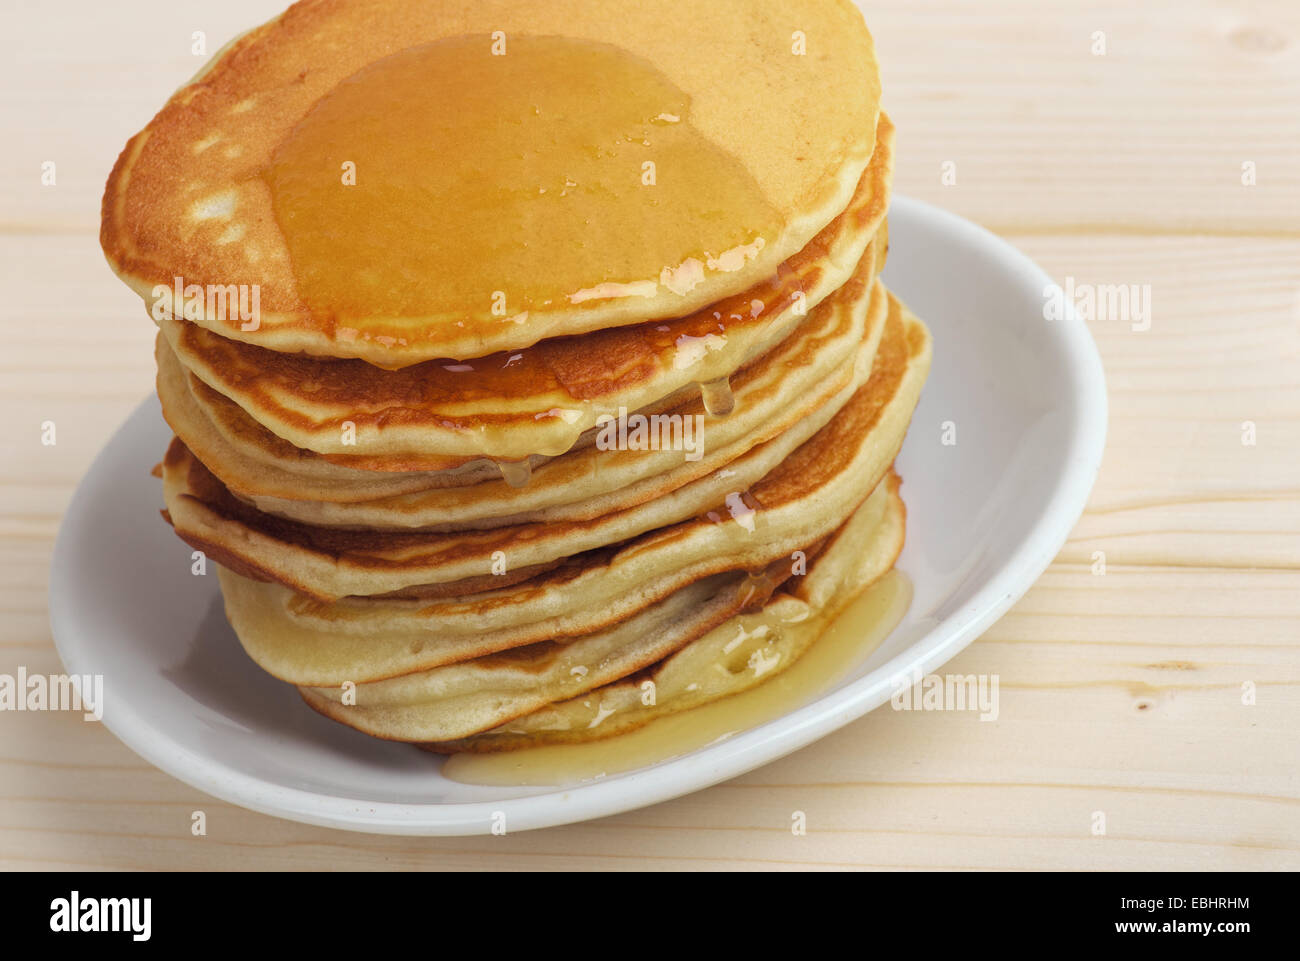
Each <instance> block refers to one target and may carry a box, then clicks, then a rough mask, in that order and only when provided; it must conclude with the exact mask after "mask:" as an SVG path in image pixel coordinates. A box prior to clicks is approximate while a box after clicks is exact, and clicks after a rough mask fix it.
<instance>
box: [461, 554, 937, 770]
mask: <svg viewBox="0 0 1300 961" xmlns="http://www.w3.org/2000/svg"><path fill="white" fill-rule="evenodd" d="M911 601H912V585H911V582H910V581H909V580H908V579H907V577H906V576H905V575H904V574H902V573H901V572H899V571H897V570H893V571H890V572H889V573H887V574H885V575H884V576H883V577H882V578H880V579H879V580H878V581H876V582H875V583H874V584H872V585H870V586H869V587H867V588H866V589H865V590H864V591H863V592H862V593H861V594H860V595H859V596H858V597H857V598H855V599H854V600H853V601H852V602H851V603H850V604H849V606H848V607H847V608H846V609H845V610H844V611H843V612H842V613H841V614H840V615H839V616H838V617H833V618H830V619H829V620H827V619H824V618H823V617H821V616H820V615H817V614H812V615H810V616H808V617H806V618H804V619H802V620H797V621H792V622H782V621H780V620H779V619H777V618H775V617H773V616H771V615H765V614H761V613H760V614H750V615H746V616H745V617H744V618H743V619H742V621H743V624H744V627H745V630H744V632H743V637H742V640H741V643H740V644H739V645H737V646H736V647H735V648H733V649H732V650H730V651H728V652H727V655H726V656H727V661H726V664H725V665H724V669H726V670H730V671H732V672H733V673H734V672H738V671H741V670H746V669H755V666H756V665H757V666H759V667H761V666H762V665H763V664H764V663H766V662H764V660H763V655H764V650H765V648H767V646H768V644H769V643H770V641H771V640H772V639H773V638H774V637H775V636H776V635H777V634H779V633H780V632H782V631H790V630H799V631H804V630H808V631H815V632H819V633H821V636H820V637H818V638H817V640H816V641H815V642H813V644H812V645H811V646H810V647H809V648H808V649H807V650H806V651H805V652H804V654H803V656H802V657H800V658H799V659H798V660H797V661H795V662H794V663H793V664H792V665H790V666H789V667H787V668H786V669H785V670H783V671H781V673H779V674H776V675H775V676H774V677H771V678H769V679H767V680H766V681H763V682H762V683H760V684H758V685H757V686H755V687H752V688H750V689H749V690H746V691H741V692H739V693H737V694H732V695H730V696H728V697H724V698H722V699H721V700H718V701H714V702H712V703H708V704H702V705H700V706H699V707H695V708H691V709H690V710H686V711H681V712H679V713H677V714H670V715H668V716H666V717H661V718H657V719H655V720H653V721H651V722H650V723H649V724H647V725H645V726H644V727H640V728H637V729H635V730H632V731H629V732H626V733H623V734H618V735H616V736H613V737H609V738H605V739H604V740H597V741H589V742H586V743H581V744H554V745H545V746H540V747H533V748H524V749H522V750H518V751H505V752H501V753H497V754H472V753H467V754H455V755H452V756H451V757H449V758H448V759H447V760H446V761H445V762H443V766H442V774H443V776H444V777H448V778H450V779H451V780H453V781H460V782H462V783H466V784H487V785H508V786H516V785H567V784H577V783H580V782H583V781H591V780H595V779H598V778H602V777H606V776H608V775H611V774H618V773H621V772H624V771H631V770H636V769H639V768H644V767H649V766H651V765H653V764H658V763H661V762H663V761H667V760H670V759H672V758H675V757H680V756H681V755H683V754H687V753H689V752H690V751H694V750H697V749H699V748H701V747H704V746H706V745H709V744H713V743H715V742H717V741H721V740H723V739H725V738H728V737H731V736H732V735H734V734H737V733H738V732H740V731H744V730H748V729H750V728H753V727H756V726H758V725H760V724H763V723H766V722H768V721H771V720H774V719H776V718H778V717H781V716H783V715H785V714H788V713H789V712H790V711H793V710H795V709H797V708H799V707H801V706H802V705H804V704H806V703H808V702H809V701H811V700H812V699H813V698H815V697H817V696H818V695H820V694H822V693H823V692H825V691H827V690H829V689H830V688H831V687H832V686H833V685H834V684H835V683H837V682H838V681H839V680H841V679H842V678H843V677H844V676H845V675H846V674H847V673H848V672H849V671H850V670H851V669H852V668H854V667H856V666H857V665H859V664H861V663H862V661H863V660H864V659H865V658H866V657H867V656H868V655H869V654H870V653H871V652H872V651H874V650H875V649H876V648H877V647H878V646H879V645H880V643H881V642H882V641H883V640H884V639H885V637H886V636H887V635H888V634H889V633H890V631H892V630H893V629H894V628H895V627H897V626H898V623H899V622H900V621H901V620H902V619H903V615H904V614H905V613H906V612H907V608H908V606H909V605H910V604H911ZM778 666H779V665H778V664H771V665H770V666H769V667H768V668H767V671H771V670H773V669H775V668H776V667H778ZM589 710H590V712H591V721H592V726H594V727H597V728H598V727H599V725H600V723H601V722H603V721H604V720H605V718H606V717H607V716H609V715H607V714H605V713H604V712H603V711H602V710H601V706H600V703H599V696H598V695H595V694H593V696H592V698H591V704H590V705H589Z"/></svg>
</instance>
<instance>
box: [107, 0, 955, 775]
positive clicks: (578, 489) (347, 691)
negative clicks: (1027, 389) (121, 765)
mask: <svg viewBox="0 0 1300 961" xmlns="http://www.w3.org/2000/svg"><path fill="white" fill-rule="evenodd" d="M657 6H658V5H656V4H653V3H644V2H640V0H590V2H588V3H578V4H565V5H563V9H555V8H553V7H551V6H550V5H530V4H525V3H521V2H518V0H491V2H480V3H476V4H474V5H472V6H471V5H459V4H452V3H445V4H436V3H435V4H430V3H426V2H417V0H401V2H391V0H390V2H361V0H353V2H343V0H318V2H312V0H308V2H304V3H300V4H298V5H296V6H295V7H293V8H291V9H290V10H289V11H287V12H286V13H285V14H284V15H282V16H281V17H280V18H278V19H277V20H275V21H273V22H272V23H269V24H267V25H265V26H263V27H260V28H258V29H256V30H253V31H251V32H250V33H248V34H245V35H244V36H243V37H241V38H239V39H238V40H237V41H235V42H234V43H232V44H231V45H230V46H228V47H227V48H226V49H225V50H223V51H222V52H221V53H220V54H218V56H217V57H216V58H215V59H214V61H213V63H212V64H210V65H209V66H208V68H206V69H205V71H204V72H203V73H201V74H200V75H199V77H197V78H196V79H195V80H194V81H193V82H192V83H191V84H189V85H188V86H186V87H184V88H183V89H182V90H180V91H178V92H177V94H176V95H175V96H173V98H172V99H171V101H170V102H169V103H168V104H167V105H166V107H164V109H163V110H162V112H160V113H159V115H158V116H157V117H156V118H155V119H154V120H153V121H152V122H151V123H150V125H149V126H148V127H147V128H146V129H145V130H144V131H142V132H141V133H140V134H138V135H137V136H136V137H135V138H133V139H132V140H131V141H130V142H129V143H128V144H127V147H126V149H125V150H124V151H123V153H122V156H121V158H120V159H119V161H118V163H117V165H116V167H115V168H114V171H113V174H112V176H111V177H110V179H109V182H108V186H107V190H106V193H105V197H104V210H103V229H102V234H101V240H102V243H103V246H104V250H105V252H106V254H107V256H108V258H109V261H110V263H111V264H112V265H113V267H114V269H115V270H116V271H117V272H118V274H119V275H120V276H121V277H122V278H123V279H124V280H125V281H126V282H127V283H128V284H129V285H130V286H131V287H132V288H134V289H136V290H137V291H138V292H139V293H140V294H141V295H142V296H143V297H144V298H145V299H146V302H147V303H148V304H149V307H150V313H151V315H152V316H153V318H154V319H155V320H156V321H157V323H158V325H159V328H160V329H159V335H158V339H157V346H156V355H157V361H158V382H157V387H158V395H159V397H160V399H161V401H162V407H163V412H164V415H165V416H166V419H167V422H168V423H169V424H170V425H171V427H172V429H173V430H174V432H175V435H176V436H175V439H174V440H173V441H172V443H171V446H170V448H169V449H168V450H167V452H166V456H165V458H164V460H163V463H162V471H161V473H162V478H163V494H164V499H165V503H166V510H165V512H164V515H165V517H166V518H167V519H168V520H169V521H170V523H171V524H172V525H173V527H174V528H175V530H176V532H177V534H179V535H180V536H181V537H182V538H183V539H184V540H185V541H187V542H188V543H189V544H191V545H192V546H193V547H194V548H195V549H197V550H200V551H203V552H204V553H205V554H206V555H207V557H209V558H211V559H212V560H214V561H215V562H217V564H218V565H219V569H218V573H219V577H220V581H221V588H222V591H223V594H224V597H225V605H226V613H227V615H228V617H229V619H230V622H231V624H232V625H233V627H234V629H235V632H236V634H237V635H238V636H239V639H240V641H241V643H242V644H243V646H244V648H245V650H246V651H247V652H248V654H249V656H250V657H252V658H253V660H254V661H256V662H257V663H258V664H259V665H260V666H261V667H262V668H264V669H265V670H266V671H268V672H269V673H271V674H273V675H274V676H276V677H278V678H280V679H282V680H284V681H287V682H289V683H291V684H294V685H296V686H297V687H298V689H299V691H300V693H301V694H302V697H303V698H304V699H305V700H306V702H307V703H308V704H309V705H311V707H313V708H315V709H316V710H318V711H320V712H321V713H323V714H325V715H327V716H329V717H332V718H334V719H336V720H338V721H341V722H343V723H344V724H347V725H350V726H352V727H354V728H357V729H359V730H361V731H364V732H366V733H369V734H372V735H375V736H378V737H383V738H389V739H396V740H404V741H412V742H417V743H420V744H423V745H426V746H429V747H432V748H433V749H435V750H440V751H463V750H471V751H481V750H499V749H509V748H517V747H524V746H530V745H534V744H540V743H546V742H555V741H575V740H583V739H588V738H595V737H604V736H608V735H610V734H616V733H618V732H620V731H624V730H628V729H630V728H633V727H636V726H639V725H642V724H645V723H646V722H648V721H650V720H653V719H654V718H655V717H656V716H659V715H662V714H666V713H671V712H676V711H680V710H683V709H686V708H689V707H693V706H695V705H698V704H701V703H704V702H706V701H709V700H713V699H716V698H720V697H724V696H726V695H728V694H731V693H734V692H736V691H740V690H743V689H746V688H748V687H751V686H753V685H755V684H757V683H760V682H761V681H762V680H765V679H767V678H769V677H771V676H773V675H775V674H776V673H778V672H779V671H781V670H782V669H783V668H784V667H786V666H788V665H789V664H790V663H792V662H793V661H794V660H795V659H796V658H798V657H799V655H800V654H801V653H802V651H803V650H805V649H806V648H807V647H808V645H810V644H812V643H815V641H816V639H817V636H818V635H819V633H820V632H821V630H823V629H824V627H825V625H826V624H827V622H828V621H829V620H830V619H831V618H833V617H834V615H835V614H836V613H837V612H838V611H840V610H842V609H843V608H844V607H845V606H847V605H848V603H849V602H850V601H852V600H853V598H854V597H855V595H857V594H858V593H859V592H860V591H861V590H862V589H863V588H864V587H866V586H867V585H869V584H871V583H872V582H873V581H875V580H876V579H878V578H880V577H881V576H882V575H883V574H885V573H886V572H887V571H888V570H889V569H890V568H891V567H892V565H893V563H894V560H895V558H896V557H897V555H898V552H899V551H900V550H901V547H902V542H903V527H904V524H903V519H904V508H903V504H902V501H901V500H900V498H899V479H898V477H897V476H896V475H895V474H894V473H893V470H892V464H893V460H894V457H895V455H896V453H897V452H898V449H899V447H900V445H901V443H902V441H903V437H904V434H905V432H906V429H907V425H908V422H909V420H910V418H911V415H912V411H913V409H914V408H915V405H916V403H917V400H918V397H919V395H920V391H921V387H922V384H923V383H924V380H925V377H926V374H927V372H928V368H929V358H930V343H929V335H928V333H927V331H926V329H925V327H924V326H923V325H922V324H921V322H920V321H919V320H917V319H916V318H915V317H914V316H912V315H911V314H910V313H909V312H908V310H907V309H906V308H905V307H904V306H903V305H902V304H901V303H899V301H898V300H897V299H895V298H894V297H893V296H892V295H891V294H890V293H889V292H888V291H886V290H885V288H884V287H883V285H882V284H881V282H880V280H879V279H878V274H879V272H880V269H881V267H882V265H883V263H884V258H885V253H886V248H887V233H886V226H885V219H884V218H885V211H886V208H887V206H888V197H889V186H890V179H891V164H892V149H893V139H894V132H893V127H892V125H891V124H890V122H889V120H888V118H887V117H886V116H885V115H884V114H883V113H881V112H880V110H879V83H878V79H877V75H876V65H875V60H874V56H873V52H872V46H871V39H870V36H869V34H868V33H867V31H866V28H865V26H864V25H863V24H862V21H861V17H860V15H859V14H858V13H857V11H856V10H855V9H854V8H853V7H852V6H851V5H850V4H848V3H847V2H837V0H800V2H797V3H791V2H788V0H763V2H754V0H726V2H715V3H712V4H709V5H708V6H707V7H704V8H700V9H698V10H693V12H692V18H693V23H692V29H691V31H690V32H689V35H683V32H682V30H681V27H680V26H679V25H677V24H675V23H674V21H673V18H672V17H670V16H669V15H668V12H669V7H667V6H664V8H663V9H656V7H657ZM214 289H216V290H217V291H218V293H219V294H220V297H216V298H214V296H213V294H212V291H213V290H214ZM223 298H224V299H223ZM240 298H242V301H241V300H240ZM235 303H242V304H244V305H253V306H255V307H256V310H255V311H254V312H253V313H252V314H250V313H249V312H247V311H245V312H243V313H240V312H238V311H234V310H232V309H230V308H231V305H232V304H235ZM223 305H224V307H223Z"/></svg>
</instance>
